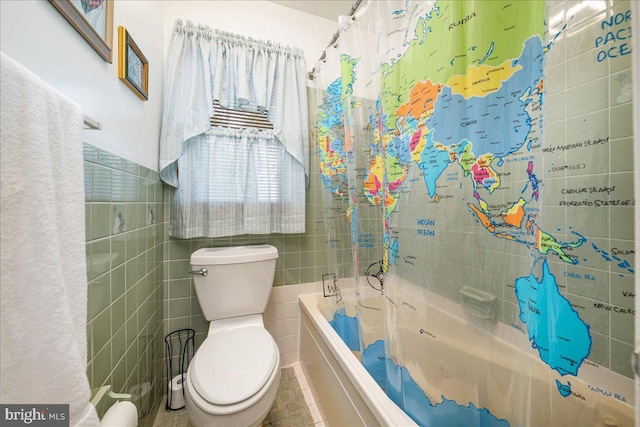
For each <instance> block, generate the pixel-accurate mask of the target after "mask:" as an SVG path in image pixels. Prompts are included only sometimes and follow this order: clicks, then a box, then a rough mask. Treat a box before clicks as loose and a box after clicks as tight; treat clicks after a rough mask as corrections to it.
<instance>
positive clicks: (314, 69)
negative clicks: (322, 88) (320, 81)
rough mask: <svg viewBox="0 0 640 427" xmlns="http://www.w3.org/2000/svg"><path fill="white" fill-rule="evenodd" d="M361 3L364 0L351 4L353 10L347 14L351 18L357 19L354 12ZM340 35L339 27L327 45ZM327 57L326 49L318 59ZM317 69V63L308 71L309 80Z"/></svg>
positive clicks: (330, 44)
mask: <svg viewBox="0 0 640 427" xmlns="http://www.w3.org/2000/svg"><path fill="white" fill-rule="evenodd" d="M360 3H362V0H356V1H355V3H353V4H352V5H351V11H350V12H349V14H348V15H347V16H349V17H351V20H352V21H353V20H355V19H356V18H355V16H354V14H355V13H356V10H358V6H360ZM338 37H340V30H339V29H338V31H336V32H335V33H334V34H333V37H332V38H331V41H330V42H329V44H328V45H327V48H329V47H331V46H332V45H333V44H334V43H335V42H336V41H338ZM326 58H327V51H326V49H325V50H323V51H322V55H320V59H318V61H324V60H325V59H326ZM315 71H316V67H315V65H314V66H313V68H312V69H311V71H309V72H308V73H307V78H308V79H309V80H313V73H314V72H315Z"/></svg>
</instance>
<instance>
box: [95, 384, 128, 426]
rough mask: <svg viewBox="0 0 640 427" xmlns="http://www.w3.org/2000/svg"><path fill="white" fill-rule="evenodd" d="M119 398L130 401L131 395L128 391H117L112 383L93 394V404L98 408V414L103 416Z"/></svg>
mask: <svg viewBox="0 0 640 427" xmlns="http://www.w3.org/2000/svg"><path fill="white" fill-rule="evenodd" d="M118 400H123V401H127V402H130V401H131V395H130V394H128V393H116V392H114V391H113V390H112V387H111V386H110V385H104V386H102V387H100V388H99V389H98V391H96V393H95V394H94V395H93V397H92V398H91V404H92V405H93V406H94V407H95V408H96V412H97V413H98V416H99V417H100V418H102V416H103V415H104V413H105V412H107V409H109V408H110V407H111V405H113V404H114V403H115V402H116V401H118Z"/></svg>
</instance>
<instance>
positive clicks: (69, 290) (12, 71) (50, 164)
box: [0, 53, 99, 426]
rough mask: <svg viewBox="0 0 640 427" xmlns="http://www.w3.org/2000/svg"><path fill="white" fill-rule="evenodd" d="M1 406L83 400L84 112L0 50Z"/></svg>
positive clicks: (74, 407) (83, 418)
mask: <svg viewBox="0 0 640 427" xmlns="http://www.w3.org/2000/svg"><path fill="white" fill-rule="evenodd" d="M1 62H2V65H1V69H2V79H1V96H0V98H1V100H0V101H1V104H2V106H1V109H0V115H1V119H2V126H1V128H2V131H1V133H0V137H1V138H0V140H1V144H0V145H1V151H0V206H1V208H2V209H1V215H0V217H1V221H0V231H1V235H2V239H1V245H0V261H1V267H2V268H1V276H0V291H1V292H0V342H1V343H2V345H1V346H0V401H1V402H2V403H5V404H7V403H21V404H55V403H68V404H69V405H70V422H71V425H81V426H98V425H99V420H98V416H97V414H96V411H95V408H94V407H93V406H92V405H91V404H90V403H89V397H90V390H89V382H88V380H87V375H86V366H87V343H86V336H87V333H86V322H87V317H86V316H87V275H86V264H85V258H86V255H85V222H84V221H85V220H84V186H83V182H84V173H83V164H82V127H83V115H82V111H81V110H80V108H79V107H78V106H77V105H76V104H75V103H73V102H72V101H70V100H69V99H67V98H66V97H64V96H63V95H61V94H60V93H59V92H57V91H55V90H54V89H53V88H51V87H50V86H48V85H47V84H46V83H44V82H43V81H42V80H41V79H40V78H38V77H37V76H36V75H34V74H33V73H31V72H30V71H29V70H27V69H26V68H25V67H23V66H22V65H20V64H18V63H17V62H15V61H14V60H13V59H11V58H9V57H8V56H6V55H5V54H4V53H2V54H1Z"/></svg>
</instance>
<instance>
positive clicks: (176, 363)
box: [164, 329, 196, 411]
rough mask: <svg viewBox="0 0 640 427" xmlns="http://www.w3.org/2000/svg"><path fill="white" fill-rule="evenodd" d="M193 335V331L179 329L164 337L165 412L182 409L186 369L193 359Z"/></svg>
mask: <svg viewBox="0 0 640 427" xmlns="http://www.w3.org/2000/svg"><path fill="white" fill-rule="evenodd" d="M195 335H196V331H194V330H193V329H179V330H177V331H173V332H171V333H170V334H168V335H167V336H165V337H164V343H165V356H166V363H165V366H166V373H167V376H166V377H167V404H166V408H165V409H166V410H172V411H176V410H178V409H182V408H184V383H185V381H186V379H187V368H188V367H189V363H190V362H191V358H192V357H193V351H194V345H195V344H194V337H195ZM178 369H179V372H178V371H177V370H178Z"/></svg>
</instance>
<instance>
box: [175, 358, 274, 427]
mask: <svg viewBox="0 0 640 427" xmlns="http://www.w3.org/2000/svg"><path fill="white" fill-rule="evenodd" d="M276 369H277V373H276V378H275V381H273V383H272V384H271V386H270V387H269V390H268V391H267V392H266V393H265V395H264V396H263V397H262V399H260V400H259V401H257V402H256V403H255V404H254V405H252V406H250V407H248V408H246V409H244V410H241V411H239V412H234V413H232V414H227V415H216V414H211V413H209V412H206V411H204V410H202V409H201V408H200V407H199V406H198V405H197V404H196V403H195V402H194V401H193V400H192V398H191V393H190V390H189V381H187V382H185V393H184V399H185V406H186V408H187V413H188V414H189V418H190V419H191V423H192V424H193V425H194V426H195V427H247V426H249V427H256V426H259V425H260V424H261V423H262V421H263V420H264V419H265V418H266V417H267V414H268V413H269V410H271V406H272V405H273V402H274V401H275V399H276V393H277V391H278V386H279V385H280V369H279V368H276Z"/></svg>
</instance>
